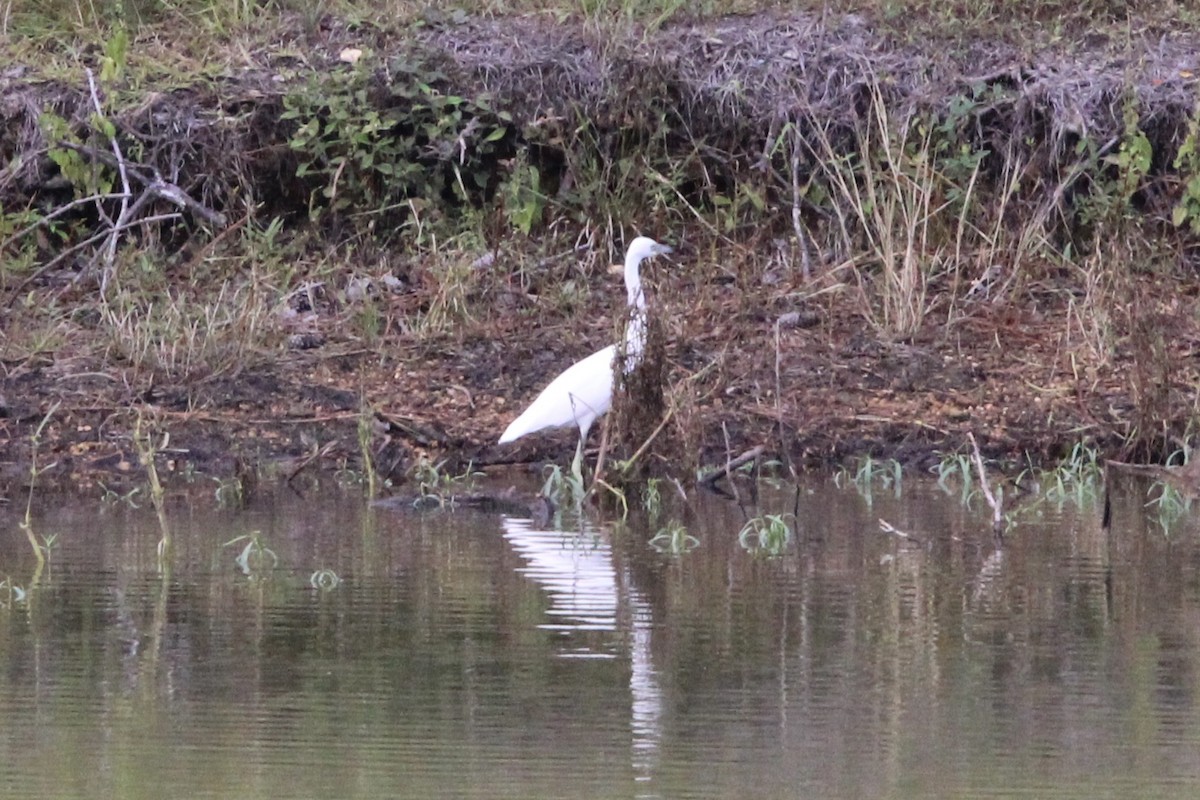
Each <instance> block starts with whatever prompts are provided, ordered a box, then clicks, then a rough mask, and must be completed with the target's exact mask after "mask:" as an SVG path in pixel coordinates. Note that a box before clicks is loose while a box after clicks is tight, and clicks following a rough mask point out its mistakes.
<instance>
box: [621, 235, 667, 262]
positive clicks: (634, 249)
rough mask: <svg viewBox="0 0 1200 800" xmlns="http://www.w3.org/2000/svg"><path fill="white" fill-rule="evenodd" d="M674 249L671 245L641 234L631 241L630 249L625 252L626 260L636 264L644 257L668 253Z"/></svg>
mask: <svg viewBox="0 0 1200 800" xmlns="http://www.w3.org/2000/svg"><path fill="white" fill-rule="evenodd" d="M673 251H674V248H672V247H671V246H669V245H665V244H659V243H658V242H656V241H654V240H653V239H651V238H649V237H648V236H639V237H637V238H636V239H634V240H633V241H632V242H630V243H629V250H628V251H627V252H626V253H625V260H626V261H632V262H633V263H635V264H636V263H638V262H639V261H641V260H642V259H644V258H649V257H650V256H659V255H666V254H667V253H670V252H673Z"/></svg>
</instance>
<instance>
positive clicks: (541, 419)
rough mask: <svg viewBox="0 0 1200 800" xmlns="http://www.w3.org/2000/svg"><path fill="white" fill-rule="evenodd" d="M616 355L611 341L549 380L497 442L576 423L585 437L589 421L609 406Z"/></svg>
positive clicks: (593, 419)
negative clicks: (606, 345) (547, 384)
mask: <svg viewBox="0 0 1200 800" xmlns="http://www.w3.org/2000/svg"><path fill="white" fill-rule="evenodd" d="M616 357H617V346H616V345H613V344H610V345H609V346H608V347H606V348H604V349H603V350H597V351H596V352H594V353H592V354H591V355H590V356H588V357H587V358H585V359H583V360H581V361H576V362H575V363H574V364H572V365H571V366H569V367H567V369H566V370H565V371H564V372H562V373H561V374H560V375H559V376H558V377H557V378H555V379H554V380H552V381H550V385H549V386H547V387H546V388H545V389H543V390H542V393H541V394H539V395H538V396H537V399H535V400H534V401H533V403H532V404H531V405H530V406H529V408H527V409H525V410H524V411H523V412H522V413H521V416H519V417H517V418H516V419H514V420H513V421H512V424H510V425H509V426H508V427H507V428H505V429H504V435H503V436H501V437H500V444H505V443H507V442H512V441H515V440H517V439H520V438H521V437H522V436H525V435H527V434H530V433H535V432H537V431H540V430H548V429H551V428H565V427H567V426H568V425H578V426H579V437H580V438H581V439H586V438H587V435H588V431H589V430H591V427H592V423H593V422H595V421H596V418H597V417H602V416H604V414H605V413H606V412H607V411H608V409H609V408H610V407H611V406H612V395H613V359H614V358H616Z"/></svg>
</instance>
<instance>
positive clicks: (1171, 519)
mask: <svg viewBox="0 0 1200 800" xmlns="http://www.w3.org/2000/svg"><path fill="white" fill-rule="evenodd" d="M1155 485H1156V486H1158V488H1159V492H1158V495H1157V496H1156V497H1154V498H1152V499H1151V500H1150V501H1149V502H1147V503H1146V506H1147V508H1148V507H1150V506H1154V509H1155V511H1156V512H1157V518H1156V519H1155V522H1156V523H1157V524H1158V527H1159V528H1161V529H1162V532H1163V536H1166V537H1167V538H1168V539H1169V538H1171V535H1172V534H1173V533H1174V531H1175V528H1176V526H1178V525H1179V523H1180V521H1181V520H1184V519H1186V518H1187V517H1188V516H1189V515H1190V514H1191V510H1192V498H1191V497H1190V496H1188V495H1186V494H1184V493H1183V492H1181V491H1179V490H1178V489H1176V488H1175V487H1174V486H1172V485H1171V484H1169V483H1165V482H1164V483H1156V484H1155Z"/></svg>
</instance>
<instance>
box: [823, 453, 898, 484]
mask: <svg viewBox="0 0 1200 800" xmlns="http://www.w3.org/2000/svg"><path fill="white" fill-rule="evenodd" d="M903 476H904V467H903V466H902V465H901V464H900V462H899V461H897V460H896V459H894V458H889V459H887V460H886V461H877V460H876V459H874V458H872V457H871V456H864V457H863V458H861V459H859V460H858V468H857V469H856V470H855V471H854V474H853V475H851V473H850V469H849V468H848V467H842V468H841V469H839V470H838V471H837V473H836V474H835V475H834V476H833V481H834V484H835V485H836V486H838V487H839V488H841V487H842V486H846V485H851V484H852V485H853V486H854V487H855V488H856V489H858V490H859V491H860V492H870V490H871V487H872V486H873V485H875V484H879V485H881V486H883V487H884V488H885V489H890V488H894V489H895V490H896V491H897V492H899V491H900V480H901V478H903Z"/></svg>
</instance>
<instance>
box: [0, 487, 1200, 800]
mask: <svg viewBox="0 0 1200 800" xmlns="http://www.w3.org/2000/svg"><path fill="white" fill-rule="evenodd" d="M1121 497H1122V496H1118V500H1120V499H1121ZM1123 498H1124V499H1123V501H1121V502H1116V503H1115V504H1114V514H1113V520H1114V522H1113V527H1112V530H1111V531H1110V532H1105V531H1104V530H1102V529H1101V528H1100V526H1099V516H1100V515H1099V512H1098V509H1097V508H1092V507H1085V508H1076V507H1073V506H1065V507H1063V508H1062V509H1055V508H1053V507H1043V508H1041V509H1040V510H1039V511H1037V512H1036V513H1031V514H1027V515H1023V516H1022V517H1021V518H1019V519H1018V521H1017V524H1016V525H1015V526H1014V527H1013V528H1011V529H1010V531H1009V532H1008V535H1007V536H1006V539H1005V542H1004V543H1003V545H1002V546H1001V547H997V545H996V543H995V542H994V541H993V540H992V535H991V525H990V519H989V518H988V514H987V512H986V509H971V508H969V507H964V506H963V505H962V504H961V503H959V502H957V499H953V500H947V499H946V498H944V497H942V496H941V495H940V494H938V492H937V490H936V488H934V487H922V486H919V485H914V483H912V482H909V483H906V484H905V488H904V492H903V493H902V496H900V497H897V496H895V495H894V494H891V493H889V494H888V495H887V496H883V495H879V494H877V495H876V496H874V497H869V496H866V495H860V494H858V493H856V492H854V491H848V490H840V489H837V488H836V487H834V486H832V485H831V484H828V483H823V482H819V481H817V482H813V483H811V484H809V485H807V486H806V487H805V491H804V492H803V493H802V495H801V496H800V500H799V502H798V504H797V503H796V500H795V496H794V495H793V493H791V492H787V491H784V492H781V493H780V495H779V496H775V495H773V494H772V493H771V492H770V491H769V490H764V491H763V493H762V495H761V502H762V505H763V508H762V509H761V510H762V512H763V513H774V512H775V511H778V510H780V509H785V510H788V511H790V510H791V509H792V507H793V505H796V515H797V520H798V528H799V529H800V530H802V531H803V532H804V534H803V535H802V536H800V537H798V538H797V539H796V540H795V542H794V543H793V544H791V545H789V548H788V550H787V552H786V553H785V554H784V555H782V556H781V557H778V558H768V557H764V556H762V555H754V554H751V553H748V552H747V551H746V550H745V549H744V548H743V547H742V546H741V545H740V544H739V542H738V531H739V530H740V529H741V528H742V525H743V524H744V520H745V518H744V517H743V516H742V514H741V511H740V509H738V508H737V507H736V506H734V505H730V504H726V503H725V502H724V501H722V500H719V499H716V498H703V497H695V498H693V510H694V511H695V514H694V516H693V517H689V531H688V532H689V533H690V534H692V535H695V536H697V537H698V538H699V539H700V541H701V545H700V546H699V547H697V548H695V549H693V550H691V551H689V552H688V553H686V554H684V555H681V556H674V557H672V556H666V555H660V554H656V553H655V552H654V551H653V550H652V549H651V548H649V547H648V546H647V544H646V543H647V541H648V539H649V538H650V533H649V532H648V531H646V530H641V529H638V527H637V526H636V524H633V523H631V524H630V525H629V526H628V527H627V528H620V529H616V530H614V531H611V532H610V531H608V530H603V529H592V528H588V529H585V530H584V531H583V532H582V533H562V532H547V531H539V530H535V529H533V528H531V527H530V525H529V524H528V523H526V522H522V521H519V520H501V519H498V518H496V517H492V516H487V515H482V514H474V513H471V512H464V511H459V512H456V513H436V512H435V513H426V514H421V513H416V512H403V513H400V512H397V513H387V514H385V513H380V512H378V511H375V510H372V509H370V508H366V507H364V504H363V503H362V502H361V500H360V499H359V498H357V497H354V496H351V495H348V494H345V495H341V494H330V495H325V496H321V497H317V498H314V499H312V500H304V499H296V498H293V497H290V496H289V497H288V498H286V499H283V500H280V501H279V502H275V503H271V502H264V503H262V504H261V505H258V506H255V507H253V508H251V509H249V510H247V511H244V512H236V513H234V512H223V511H218V510H214V509H211V508H209V507H208V506H207V505H205V504H199V505H197V506H196V507H193V506H190V505H188V504H187V503H186V502H185V501H182V500H180V501H177V502H175V503H174V504H173V505H172V506H171V507H170V509H169V510H170V514H171V517H172V518H171V522H172V528H173V532H174V537H175V545H176V559H175V561H174V564H173V568H172V570H171V572H170V574H169V575H164V574H163V573H161V572H159V569H158V564H157V557H156V553H155V548H156V545H157V541H158V537H159V533H158V525H157V522H156V520H155V517H154V513H153V511H151V510H149V509H123V508H116V509H114V508H111V507H109V508H105V509H104V510H103V511H102V512H100V513H97V510H96V508H95V507H94V506H93V505H92V504H91V503H90V502H86V501H85V502H82V503H80V504H78V505H74V506H73V505H71V504H69V503H56V504H55V505H54V506H52V507H48V508H45V509H42V510H40V511H39V513H38V514H37V517H36V520H35V524H36V526H37V531H38V535H39V537H42V536H54V535H56V534H57V536H58V538H57V540H56V541H57V543H58V544H57V545H56V547H55V550H54V552H53V554H52V558H51V559H50V563H48V564H47V567H46V569H45V570H44V571H43V572H42V573H41V575H40V579H39V580H38V581H37V582H36V586H35V585H34V581H33V580H32V577H33V576H35V575H36V574H37V573H36V572H35V564H34V563H33V561H32V558H31V557H30V555H29V553H28V549H27V544H26V543H25V542H24V539H23V538H21V537H20V535H19V532H16V531H17V529H16V528H15V527H14V526H12V525H10V526H9V528H10V529H11V531H13V535H11V536H8V537H0V578H3V577H4V576H10V577H12V578H13V579H14V581H15V582H16V583H18V584H24V585H25V586H26V587H28V588H29V599H28V601H25V602H16V603H13V604H10V605H4V604H3V603H0V719H2V720H4V725H3V726H0V786H2V787H4V789H5V790H6V792H5V794H6V796H7V795H12V796H21V797H27V798H35V800H39V799H40V798H51V797H53V798H62V797H80V798H83V797H88V798H90V797H97V796H111V797H139V796H160V795H162V794H167V793H172V794H182V795H186V796H187V797H189V798H227V797H243V798H277V797H289V798H293V797H295V798H314V799H315V798H322V800H323V798H328V797H345V798H364V799H365V798H377V797H435V796H437V797H447V796H453V797H479V798H489V800H490V799H491V798H531V797H580V796H588V797H629V796H635V795H640V796H658V797H671V798H689V797H706V798H708V797H716V798H739V800H740V798H744V797H747V796H754V797H797V796H803V797H820V798H861V797H890V798H907V797H913V798H918V797H919V798H924V797H984V796H993V797H996V796H1025V797H1045V798H1052V799H1054V800H1061V799H1062V798H1076V797H1078V798H1083V797H1096V796H1100V797H1134V796H1136V797H1146V796H1159V797H1185V796H1200V701H1198V698H1200V678H1198V677H1197V676H1200V635H1198V634H1197V631H1200V531H1198V530H1197V529H1196V528H1197V525H1196V523H1195V522H1193V521H1191V520H1187V519H1184V520H1179V521H1177V523H1176V526H1177V527H1175V528H1174V530H1173V531H1172V535H1171V536H1170V537H1168V536H1164V535H1163V532H1162V530H1161V528H1160V527H1159V525H1158V524H1157V523H1156V522H1155V521H1154V520H1153V519H1151V518H1149V517H1148V515H1147V512H1146V511H1145V509H1144V508H1143V502H1144V492H1136V493H1129V494H1127V495H1124V496H1123ZM0 511H2V509H0ZM666 513H667V514H669V513H670V511H667V512H666ZM880 519H885V520H888V521H889V522H891V523H894V524H895V525H896V526H897V527H898V528H901V529H903V530H906V531H913V532H914V533H919V534H920V538H921V543H920V544H913V543H911V542H909V543H905V542H900V541H898V540H897V538H896V537H893V536H888V535H885V534H882V533H880V530H879V520H880ZM0 520H2V518H0ZM255 531H257V532H259V535H260V536H261V538H262V541H263V542H264V544H265V545H266V546H268V547H270V548H271V550H272V551H273V552H274V553H276V554H277V555H278V557H279V560H280V567H279V568H278V569H275V568H269V567H268V568H265V569H263V570H261V571H258V572H255V573H254V574H251V575H246V574H243V572H242V571H241V570H240V569H238V567H237V566H236V564H235V563H234V558H235V557H236V555H237V552H236V551H237V548H236V547H233V548H230V547H222V545H223V544H224V543H226V542H228V541H230V540H231V539H234V538H235V537H237V536H240V535H243V534H248V533H250V532H255ZM322 569H328V570H332V571H334V572H336V573H337V575H338V576H339V577H340V578H341V579H342V582H341V583H340V584H339V585H338V587H337V588H336V589H333V590H332V591H322V590H320V589H318V588H315V587H314V586H313V585H312V584H311V583H310V576H311V575H312V574H313V573H314V572H315V571H317V570H322ZM97 731H100V732H102V733H101V735H97Z"/></svg>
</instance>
